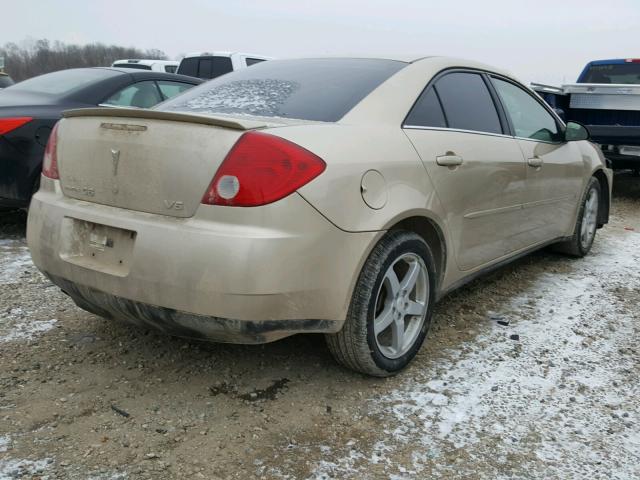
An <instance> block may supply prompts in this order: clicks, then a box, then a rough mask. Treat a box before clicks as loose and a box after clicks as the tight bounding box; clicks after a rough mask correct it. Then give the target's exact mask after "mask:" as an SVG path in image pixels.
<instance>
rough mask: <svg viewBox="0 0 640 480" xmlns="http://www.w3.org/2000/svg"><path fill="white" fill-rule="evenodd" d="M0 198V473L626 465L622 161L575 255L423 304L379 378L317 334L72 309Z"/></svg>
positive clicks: (626, 192)
mask: <svg viewBox="0 0 640 480" xmlns="http://www.w3.org/2000/svg"><path fill="white" fill-rule="evenodd" d="M24 222H25V216H24V214H22V213H11V214H4V215H2V216H0V480H4V479H10V478H49V479H56V478H70V479H125V478H126V479H138V478H153V479H165V478H167V479H168V478H181V477H189V478H214V479H215V478H220V479H222V478H225V479H226V478H240V479H252V478H276V479H306V478H309V479H329V478H357V479H367V478H390V479H409V478H434V479H435V478H446V479H451V478H460V479H463V478H464V479H467V478H468V479H502V478H504V479H506V478H532V479H548V478H562V479H585V478H589V479H600V478H602V479H612V478H613V479H631V478H640V400H638V399H639V398H640V387H639V383H638V378H639V374H640V346H638V340H639V339H640V318H639V317H640V313H639V311H638V304H639V300H640V293H639V292H640V235H639V233H640V179H637V178H632V177H630V176H627V175H619V176H618V177H617V178H616V186H615V199H614V205H613V212H612V222H611V224H610V225H609V226H607V227H606V228H605V229H604V230H601V231H599V233H598V237H597V239H596V243H595V245H594V249H593V251H592V253H591V255H589V256H588V257H587V258H585V259H582V260H573V259H567V258H565V257H562V256H558V255H555V254H552V253H549V252H547V251H543V252H538V253H535V254H533V255H530V256H528V257H526V258H524V259H522V260H520V261H518V262H516V263H515V264H512V265H510V266H508V267H506V268H503V269H501V270H499V271H498V272H495V273H493V274H491V275H489V276H487V277H484V278H482V279H480V280H478V281H475V282H474V283H472V284H470V285H468V286H466V287H464V288H463V289H461V290H459V291H458V292H456V293H454V294H452V295H450V296H449V297H447V298H446V299H445V300H444V301H443V302H442V303H441V304H440V305H439V306H438V308H437V311H436V315H435V319H434V322H435V323H434V328H433V330H432V332H431V334H430V336H429V338H428V340H427V344H426V345H425V347H424V348H423V349H422V351H421V352H420V354H419V355H418V357H417V359H416V361H415V362H414V364H413V365H412V366H411V367H410V368H409V369H408V370H407V371H406V372H405V373H403V374H402V375H399V376H397V377H395V378H391V379H384V380H380V379H370V378H364V377H362V376H360V375H356V374H353V373H351V372H349V371H346V370H344V369H342V368H340V367H338V366H337V365H336V364H335V363H334V362H333V361H332V359H331V358H330V356H329V354H328V352H327V350H326V348H325V346H324V343H323V339H322V338H321V337H320V336H311V335H309V336H298V337H293V338H289V339H285V340H283V341H280V342H276V343H274V344H269V345H263V346H237V345H236V346H234V345H210V344H200V343H189V342H185V341H183V340H179V339H175V338H168V337H165V336H161V335H157V334H155V333H154V332H150V331H144V330H140V329H137V328H134V327H130V326H127V325H126V324H121V323H118V322H109V321H106V320H103V319H101V318H99V317H96V316H94V315H91V314H89V313H86V312H83V311H82V310H80V309H78V308H77V307H75V305H74V304H73V303H72V302H71V301H70V300H69V299H67V298H66V297H65V295H63V294H62V293H61V292H60V291H59V290H58V289H57V288H55V287H54V286H52V285H51V284H50V283H49V282H48V281H47V280H46V279H45V278H44V277H42V276H41V275H40V274H39V273H38V271H37V270H36V269H35V267H33V265H32V264H31V262H30V259H29V255H28V251H27V249H26V246H25V243H24Z"/></svg>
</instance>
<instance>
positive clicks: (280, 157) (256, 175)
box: [202, 132, 326, 207]
mask: <svg viewBox="0 0 640 480" xmlns="http://www.w3.org/2000/svg"><path fill="white" fill-rule="evenodd" d="M325 168H326V164H325V163H324V161H323V160H322V159H321V158H320V157H318V156H317V155H314V154H313V153H311V152H310V151H309V150H306V149H304V148H302V147H301V146H299V145H296V144H295V143H292V142H290V141H288V140H285V139H283V138H280V137H276V136H273V135H269V134H267V133H260V132H247V133H245V134H244V135H242V137H240V139H239V140H238V141H237V142H236V144H235V145H234V146H233V148H232V149H231V151H230V152H229V153H228V154H227V157H226V158H225V159H224V161H223V162H222V165H220V168H219V169H218V171H217V172H216V174H215V176H214V177H213V180H212V181H211V184H210V185H209V188H208V189H207V191H206V193H205V194H204V197H202V203H205V204H207V205H227V206H232V207H256V206H258V205H266V204H267V203H273V202H275V201H277V200H280V199H281V198H284V197H286V196H287V195H290V194H291V193H293V192H295V191H296V190H298V189H299V188H300V187H302V186H303V185H305V184H307V183H309V182H310V181H311V180H313V179H314V178H315V177H317V176H318V175H320V174H321V173H322V172H323V171H324V169H325Z"/></svg>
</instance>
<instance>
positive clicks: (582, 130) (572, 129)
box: [564, 122, 591, 142]
mask: <svg viewBox="0 0 640 480" xmlns="http://www.w3.org/2000/svg"><path fill="white" fill-rule="evenodd" d="M590 137H591V135H589V130H587V127H585V126H584V125H582V124H580V123H578V122H567V129H566V130H565V131H564V139H565V141H567V142H577V141H578V140H589V138H590Z"/></svg>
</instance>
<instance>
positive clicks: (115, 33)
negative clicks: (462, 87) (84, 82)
mask: <svg viewBox="0 0 640 480" xmlns="http://www.w3.org/2000/svg"><path fill="white" fill-rule="evenodd" d="M2 3H3V5H2V7H1V9H0V44H4V43H6V42H17V43H20V42H22V41H24V40H26V39H29V38H31V39H40V38H47V39H49V40H61V41H64V42H70V43H83V44H84V43H92V42H102V43H108V44H118V45H122V46H135V47H139V48H142V49H148V48H158V49H160V50H163V51H164V52H166V53H167V55H169V57H170V58H175V57H178V56H179V55H181V54H184V53H188V52H196V51H207V50H208V51H211V50H231V51H242V52H251V53H258V54H264V55H269V56H274V57H300V56H306V55H319V54H320V55H334V54H349V55H353V54H364V53H366V54H372V53H373V54H385V53H386V54H390V53H402V54H405V53H406V54H420V55H425V56H426V55H448V56H456V57H463V58H468V59H472V60H478V61H481V62H485V63H488V64H491V65H494V66H497V67H500V68H503V69H506V70H509V71H511V72H512V73H514V74H515V75H516V76H519V77H520V78H521V79H522V80H524V81H527V82H530V81H536V82H541V83H549V84H559V83H563V82H573V81H575V79H576V77H577V76H578V74H579V73H580V71H581V70H582V67H583V66H584V64H586V63H587V62H588V61H589V60H593V59H602V58H627V57H640V43H639V42H638V28H639V27H638V26H639V25H640V0H608V1H606V2H594V1H593V0H591V1H589V0H558V1H550V0H538V1H535V2H525V1H519V0H511V1H509V0H477V1H472V0H441V1H432V0H403V1H395V2H394V1H381V0H367V1H360V0H357V1H349V0H342V1H340V0H323V1H304V0H297V1H296V0H263V1H258V0H247V1H243V0H227V1H219V0H173V1H168V0H155V1H149V0H108V1H104V0H55V1H52V0H27V1H23V2H15V1H11V2H10V1H9V0H3V2H2Z"/></svg>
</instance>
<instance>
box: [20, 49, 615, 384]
mask: <svg viewBox="0 0 640 480" xmlns="http://www.w3.org/2000/svg"><path fill="white" fill-rule="evenodd" d="M587 139H588V132H587V131H586V129H585V128H584V127H582V126H581V125H579V124H576V123H569V124H567V125H565V124H564V123H563V122H562V121H561V120H560V119H559V118H558V117H557V116H556V115H555V114H554V113H553V111H552V110H550V108H549V107H548V106H547V105H546V104H545V103H544V102H543V101H542V100H540V99H539V98H538V97H537V96H536V95H535V94H534V93H533V92H532V91H531V90H529V89H528V88H526V87H524V86H523V85H522V84H521V83H519V82H518V81H517V80H515V79H514V78H513V77H511V76H510V75H509V74H507V73H504V72H500V71H498V70H496V69H493V68H490V67H488V66H485V65H481V64H478V63H473V62H468V61H463V60H456V59H449V58H438V57H430V58H420V59H415V58H410V59H403V58H321V59H317V58H315V59H314V58H312V59H299V60H274V61H269V62H264V63H261V64H258V65H255V66H253V67H252V68H248V69H244V70H240V71H237V72H234V73H231V74H229V75H225V76H223V77H220V78H218V79H215V80H212V81H210V82H208V83H206V84H203V85H201V86H199V87H196V88H194V89H192V90H190V91H188V92H186V93H184V94H182V95H180V96H177V97H175V98H174V99H172V100H169V101H167V102H165V103H163V104H162V105H160V106H159V107H156V108H155V109H152V110H132V109H129V110H127V109H88V110H77V111H71V112H67V113H66V114H65V117H64V118H63V119H62V120H61V121H60V122H59V123H58V125H57V127H56V129H55V132H54V134H53V135H52V136H51V139H50V141H49V144H48V146H47V149H46V155H45V160H44V167H43V176H42V181H41V187H40V191H39V192H38V193H37V194H36V195H35V196H34V199H33V202H32V204H31V209H30V212H29V221H28V235H27V236H28V243H29V246H30V248H31V252H32V255H33V260H34V262H35V264H36V265H37V266H38V267H39V268H40V270H42V271H43V272H45V274H46V275H47V276H48V277H49V278H50V279H51V280H52V281H53V282H54V283H55V284H57V285H58V286H60V288H62V289H63V290H64V291H65V292H66V293H67V294H68V295H69V296H71V298H73V299H74V301H75V302H76V303H77V304H78V305H79V306H80V307H82V308H84V309H86V310H88V311H90V312H93V313H96V314H98V315H102V316H104V317H108V318H122V319H127V320H130V321H132V322H136V323H138V324H142V325H147V326H153V327H156V328H158V329H160V330H162V331H164V332H166V333H169V334H173V335H179V336H183V337H191V338H197V339H208V340H213V341H220V342H238V343H261V342H269V341H273V340H277V339H279V338H282V337H285V336H288V335H292V334H295V333H300V332H317V333H323V334H325V335H326V339H327V343H328V346H329V349H330V350H331V352H332V353H333V355H334V356H335V358H336V359H337V360H338V361H339V362H341V363H342V364H344V365H346V366H348V367H350V368H352V369H354V370H357V371H360V372H364V373H367V374H370V375H377V376H385V375H391V374H394V373H396V372H398V371H399V370H401V369H402V368H403V367H405V366H406V365H407V364H408V363H409V362H410V361H411V359H412V358H413V357H414V356H415V355H416V353H417V351H418V349H419V348H420V346H421V345H422V343H423V341H424V339H425V336H426V335H427V331H428V328H429V324H430V322H431V315H432V311H433V306H434V304H435V302H436V301H437V300H438V299H439V298H441V297H442V296H443V295H444V294H446V293H447V292H449V291H451V290H452V289H454V288H456V287H458V286H460V285H461V284H463V283H464V282H466V281H468V280H470V279H472V278H475V277H477V276H478V275H479V274H481V273H483V272H486V271H488V270H490V269H492V268H495V267H497V266H500V265H503V264H504V263H505V262H508V261H510V260H513V259H514V258H517V257H519V256H522V255H524V254H526V253H528V252H531V251H533V250H536V249H539V248H541V247H543V246H547V245H550V244H556V246H557V248H558V249H559V250H562V251H564V252H567V253H569V254H571V255H574V256H584V255H586V254H587V252H588V251H589V249H590V248H591V245H592V243H593V241H594V237H595V233H596V229H597V228H599V227H601V226H602V225H604V224H605V223H606V222H607V221H608V215H609V197H610V189H611V180H612V176H611V171H610V170H608V169H607V168H606V167H605V163H604V159H603V157H602V153H601V152H600V151H599V149H598V148H597V147H594V146H593V145H592V144H591V143H589V142H588V141H587Z"/></svg>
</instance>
